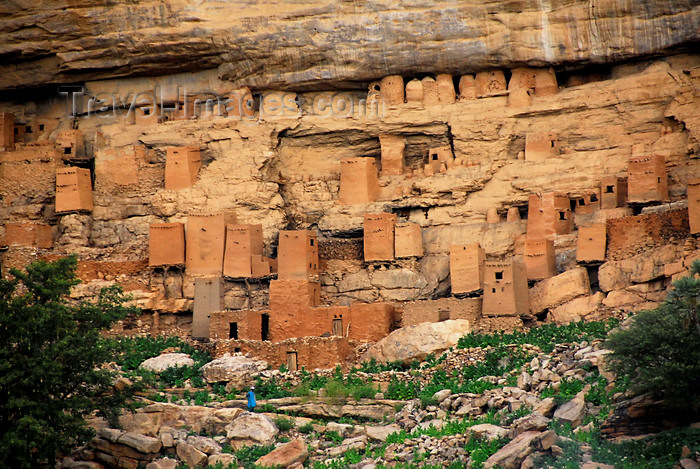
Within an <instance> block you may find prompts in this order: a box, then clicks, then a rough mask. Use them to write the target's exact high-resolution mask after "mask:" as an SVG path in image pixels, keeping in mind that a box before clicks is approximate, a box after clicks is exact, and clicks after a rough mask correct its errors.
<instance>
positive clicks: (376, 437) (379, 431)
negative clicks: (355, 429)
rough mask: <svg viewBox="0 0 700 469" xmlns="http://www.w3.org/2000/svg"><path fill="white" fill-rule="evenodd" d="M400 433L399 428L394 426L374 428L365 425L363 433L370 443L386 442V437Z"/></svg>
mask: <svg viewBox="0 0 700 469" xmlns="http://www.w3.org/2000/svg"><path fill="white" fill-rule="evenodd" d="M399 431H401V427H399V426H398V425H396V424H391V425H383V426H375V425H366V426H365V433H367V437H368V438H369V439H370V440H372V441H386V439H387V437H388V436H389V435H391V434H392V433H396V432H399Z"/></svg>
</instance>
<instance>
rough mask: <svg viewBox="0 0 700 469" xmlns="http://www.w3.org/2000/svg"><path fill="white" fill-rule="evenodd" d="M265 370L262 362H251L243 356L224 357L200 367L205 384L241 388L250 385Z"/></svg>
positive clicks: (250, 359)
mask: <svg viewBox="0 0 700 469" xmlns="http://www.w3.org/2000/svg"><path fill="white" fill-rule="evenodd" d="M266 368H267V363H265V362H264V361H262V360H253V359H252V358H248V357H244V356H243V355H234V356H232V357H231V356H224V357H221V358H217V359H216V360H212V361H210V362H209V363H207V364H206V365H204V366H203V367H202V376H203V377H204V380H205V381H206V382H207V383H220V382H224V381H225V382H230V383H232V386H234V387H236V388H241V387H244V386H247V385H250V384H251V383H252V381H253V380H254V379H255V378H256V377H257V376H258V373H259V372H261V371H262V370H264V369H266Z"/></svg>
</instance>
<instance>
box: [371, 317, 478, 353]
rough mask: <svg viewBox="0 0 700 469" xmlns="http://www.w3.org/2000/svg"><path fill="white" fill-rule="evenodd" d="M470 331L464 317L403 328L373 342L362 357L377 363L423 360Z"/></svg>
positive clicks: (469, 326) (450, 345)
mask: <svg viewBox="0 0 700 469" xmlns="http://www.w3.org/2000/svg"><path fill="white" fill-rule="evenodd" d="M470 331H471V325H470V323H469V321H467V320H466V319H456V320H450V321H442V322H436V323H423V324H417V325H415V326H407V327H402V328H401V329H398V330H396V331H394V332H392V333H391V334H389V335H388V336H386V337H385V338H383V339H382V340H380V341H379V342H377V343H376V344H374V345H372V346H371V347H370V348H369V350H367V352H366V353H365V354H364V356H363V357H362V358H363V359H364V360H369V359H371V358H374V359H376V360H377V361H379V362H389V361H396V360H401V361H403V362H409V361H411V360H413V359H416V360H422V359H424V358H425V357H426V356H428V355H430V354H431V353H439V352H442V351H444V350H447V349H448V348H450V347H453V346H455V345H457V341H458V340H459V338H460V337H462V336H463V335H465V334H467V333H469V332H470Z"/></svg>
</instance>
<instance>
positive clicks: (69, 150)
mask: <svg viewBox="0 0 700 469" xmlns="http://www.w3.org/2000/svg"><path fill="white" fill-rule="evenodd" d="M71 150H72V149H71V147H65V148H64V149H63V154H64V155H70V153H71Z"/></svg>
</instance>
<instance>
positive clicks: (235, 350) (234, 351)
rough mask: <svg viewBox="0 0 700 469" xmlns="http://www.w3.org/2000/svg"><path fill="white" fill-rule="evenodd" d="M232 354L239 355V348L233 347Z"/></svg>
mask: <svg viewBox="0 0 700 469" xmlns="http://www.w3.org/2000/svg"><path fill="white" fill-rule="evenodd" d="M233 353H241V348H240V347H234V348H233Z"/></svg>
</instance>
